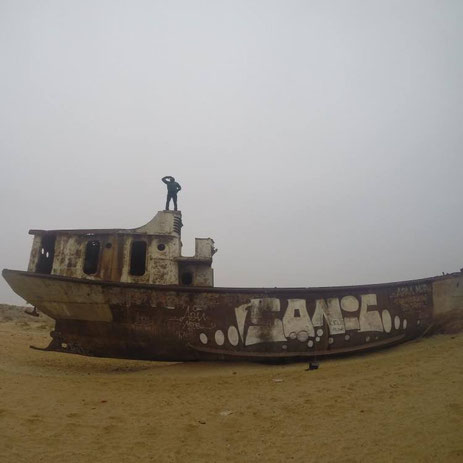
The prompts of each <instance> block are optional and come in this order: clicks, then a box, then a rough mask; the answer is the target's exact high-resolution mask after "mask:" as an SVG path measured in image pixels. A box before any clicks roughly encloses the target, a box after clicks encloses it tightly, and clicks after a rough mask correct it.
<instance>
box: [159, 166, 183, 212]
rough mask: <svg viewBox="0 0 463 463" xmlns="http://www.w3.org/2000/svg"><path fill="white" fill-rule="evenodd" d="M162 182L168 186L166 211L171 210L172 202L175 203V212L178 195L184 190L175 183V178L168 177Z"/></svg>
mask: <svg viewBox="0 0 463 463" xmlns="http://www.w3.org/2000/svg"><path fill="white" fill-rule="evenodd" d="M162 181H163V182H164V183H165V184H166V185H167V201H166V211H168V210H169V204H170V200H171V199H172V200H173V201H174V211H176V210H177V193H178V192H179V191H180V190H181V189H182V187H181V186H180V184H178V183H177V182H176V181H175V178H174V177H172V176H170V175H166V176H165V177H163V178H162Z"/></svg>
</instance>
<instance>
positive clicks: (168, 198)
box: [166, 194, 170, 211]
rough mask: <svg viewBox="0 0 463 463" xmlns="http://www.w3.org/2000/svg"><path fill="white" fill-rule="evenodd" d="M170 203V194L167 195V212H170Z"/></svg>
mask: <svg viewBox="0 0 463 463" xmlns="http://www.w3.org/2000/svg"><path fill="white" fill-rule="evenodd" d="M169 203H170V194H167V201H166V211H168V210H169Z"/></svg>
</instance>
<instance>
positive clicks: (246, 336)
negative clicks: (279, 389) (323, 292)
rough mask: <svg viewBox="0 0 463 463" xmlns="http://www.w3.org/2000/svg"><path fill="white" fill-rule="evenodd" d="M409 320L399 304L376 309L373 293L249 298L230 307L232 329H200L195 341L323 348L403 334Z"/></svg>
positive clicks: (375, 295)
mask: <svg viewBox="0 0 463 463" xmlns="http://www.w3.org/2000/svg"><path fill="white" fill-rule="evenodd" d="M418 290H419V291H418ZM429 291H430V290H428V291H425V290H424V289H423V286H420V287H417V291H415V290H414V289H413V288H412V289H411V290H409V294H407V295H404V294H402V295H401V296H405V297H409V298H411V300H416V292H418V293H419V294H420V297H423V295H424V294H425V293H427V294H428V293H429ZM394 296H395V295H394ZM389 300H391V299H389ZM392 300H393V299H392ZM410 315H411V316H412V317H413V314H410V313H408V316H410ZM408 316H407V315H406V314H405V313H404V312H403V311H402V310H401V308H400V306H399V307H397V306H396V305H394V304H392V308H390V307H389V308H380V307H379V306H378V295H377V294H376V293H366V294H360V295H358V296H353V295H346V296H344V297H331V298H320V299H316V300H315V301H308V300H307V299H301V298H294V299H292V298H290V299H280V298H276V297H275V298H253V299H250V301H249V302H247V303H245V304H242V305H239V306H237V307H235V309H234V318H235V322H236V325H235V324H234V323H233V324H232V325H230V326H228V327H224V329H217V330H216V331H215V332H214V333H211V332H209V333H207V332H206V331H201V332H200V333H199V339H200V341H201V343H203V344H209V343H213V342H214V341H215V343H216V344H217V345H219V346H221V345H223V344H225V342H226V341H227V340H228V342H229V343H230V345H231V346H237V345H238V344H241V345H243V346H253V345H257V344H262V343H269V342H270V343H285V344H283V345H282V348H283V349H287V348H288V346H287V344H286V343H287V342H288V341H299V342H300V343H305V348H307V347H313V346H314V344H315V343H318V342H320V341H321V339H322V338H326V337H327V342H328V344H333V343H334V342H335V341H336V339H340V337H342V342H343V343H346V342H348V341H349V340H350V338H351V336H353V335H354V334H356V333H360V334H365V337H364V338H363V341H364V342H369V341H370V340H372V338H373V337H375V339H378V336H379V335H380V334H386V335H387V334H389V333H392V334H400V333H404V332H405V330H406V329H407V325H408V324H409V320H408V319H407V317H408ZM414 322H415V323H416V324H417V325H419V323H420V321H419V320H414ZM297 344H298V343H297ZM298 345H299V344H298ZM299 346H300V347H302V345H299ZM300 347H299V348H298V350H299V349H300Z"/></svg>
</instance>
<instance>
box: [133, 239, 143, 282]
mask: <svg viewBox="0 0 463 463" xmlns="http://www.w3.org/2000/svg"><path fill="white" fill-rule="evenodd" d="M145 270H146V242H145V241H133V242H132V252H131V253H130V274H131V275H136V276H141V275H144V274H145Z"/></svg>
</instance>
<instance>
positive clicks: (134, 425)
mask: <svg viewBox="0 0 463 463" xmlns="http://www.w3.org/2000/svg"><path fill="white" fill-rule="evenodd" d="M0 320H1V321H0V388H1V389H0V392H1V394H0V444H1V453H0V454H1V461H2V462H5V463H7V462H8V463H9V462H28V463H30V462H55V461H66V462H68V463H72V462H92V461H93V462H111V463H113V462H116V461H118V462H119V461H121V462H186V461H188V462H225V461H227V462H254V461H262V462H283V461H304V462H311V461H313V462H335V461H336V462H461V461H463V334H453V335H436V336H433V337H430V338H423V339H419V340H417V341H413V342H409V343H406V344H403V345H401V346H398V347H394V348H389V349H386V350H382V351H379V352H376V353H370V354H364V355H356V356H351V357H345V358H337V359H333V360H324V361H323V362H321V364H320V369H319V370H315V371H306V368H307V365H306V364H304V363H294V364H287V365H261V364H255V363H217V362H214V363H206V362H195V363H162V362H142V361H129V360H118V359H103V358H90V357H83V356H78V355H71V354H61V353H55V352H42V351H37V350H33V349H30V348H29V345H31V344H32V345H35V346H39V347H45V346H46V345H47V344H48V341H49V334H48V333H49V331H50V327H51V326H52V323H51V321H50V320H46V319H45V317H44V316H41V317H40V318H33V317H30V316H27V315H24V314H23V309H18V308H14V307H6V306H2V308H0Z"/></svg>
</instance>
